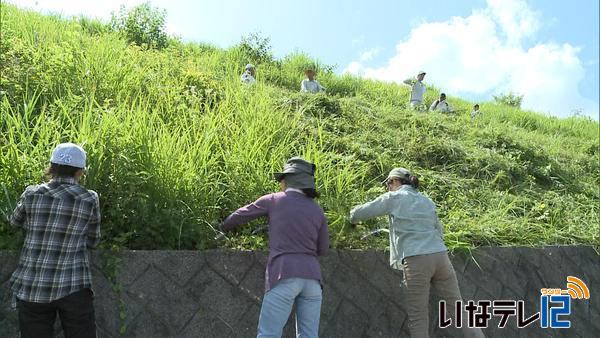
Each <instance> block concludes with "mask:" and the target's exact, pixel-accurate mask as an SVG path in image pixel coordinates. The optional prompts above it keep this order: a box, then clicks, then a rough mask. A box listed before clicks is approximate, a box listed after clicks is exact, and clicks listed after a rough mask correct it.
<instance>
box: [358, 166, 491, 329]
mask: <svg viewBox="0 0 600 338" xmlns="http://www.w3.org/2000/svg"><path fill="white" fill-rule="evenodd" d="M384 184H385V185H386V186H387V188H388V192H387V193H385V194H383V195H381V196H379V197H378V198H376V199H374V200H373V201H371V202H368V203H365V204H363V205H359V206H357V207H355V208H353V209H352V210H351V211H350V221H351V223H352V224H353V225H354V224H356V223H357V222H359V221H361V220H366V219H370V218H375V217H379V216H384V215H387V216H388V217H389V222H390V265H391V267H392V268H394V269H399V270H404V285H405V286H406V289H407V292H406V300H407V310H408V326H409V330H410V335H411V337H418V338H422V337H429V289H430V287H431V286H433V287H434V288H436V289H437V290H438V293H439V295H440V296H441V297H442V298H443V299H445V300H446V301H447V304H454V302H455V301H456V300H459V299H461V295H460V290H459V288H458V281H457V279H456V273H455V272H454V268H453V267H452V263H451V262H450V259H449V258H448V253H447V250H448V249H447V248H446V245H445V244H444V237H443V231H442V224H441V222H440V220H439V218H438V216H437V213H436V210H435V204H434V203H433V202H432V201H431V200H430V199H429V198H428V197H426V196H424V195H423V194H421V193H420V192H419V191H418V188H419V179H418V178H417V177H416V176H414V175H412V174H411V173H410V171H408V170H407V169H404V168H394V169H393V170H392V171H390V173H389V175H388V177H387V179H386V180H385V181H384ZM448 309H449V310H450V311H449V312H450V316H451V318H454V313H453V310H454V307H453V306H449V307H448ZM463 318H466V314H465V315H464V316H463ZM463 332H464V334H465V336H466V337H484V335H483V332H482V331H481V329H473V328H467V327H466V325H463Z"/></svg>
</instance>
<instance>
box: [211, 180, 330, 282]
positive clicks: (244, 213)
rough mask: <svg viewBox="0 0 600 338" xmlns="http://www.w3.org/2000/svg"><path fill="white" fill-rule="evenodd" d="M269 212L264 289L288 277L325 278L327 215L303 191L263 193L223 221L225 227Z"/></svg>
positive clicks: (233, 226) (319, 279)
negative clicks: (323, 263) (321, 263)
mask: <svg viewBox="0 0 600 338" xmlns="http://www.w3.org/2000/svg"><path fill="white" fill-rule="evenodd" d="M261 216H268V218H269V258H268V260H267V269H266V272H265V291H269V290H270V289H271V288H273V287H275V285H276V284H277V283H278V282H279V281H280V280H282V279H285V278H292V277H297V278H306V279H315V280H318V281H319V282H320V283H321V282H322V277H321V267H320V265H319V261H318V259H317V256H322V255H325V254H326V253H327V251H328V249H329V233H328V229H327V219H326V218H325V214H323V210H322V209H321V207H320V206H319V205H318V204H317V203H315V201H313V200H312V199H311V198H309V197H307V196H305V195H304V194H303V193H301V192H296V191H291V190H288V191H285V192H278V193H274V194H269V195H265V196H262V197H261V198H259V199H257V200H256V201H255V202H254V203H251V204H248V205H246V206H244V207H242V208H239V209H238V210H236V211H235V212H233V213H232V214H231V215H229V216H228V217H227V218H226V219H225V221H224V222H223V224H222V229H223V230H224V231H228V230H232V229H233V228H235V227H236V226H238V225H241V224H245V223H248V222H250V221H251V220H253V219H255V218H258V217H261Z"/></svg>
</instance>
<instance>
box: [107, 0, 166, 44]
mask: <svg viewBox="0 0 600 338" xmlns="http://www.w3.org/2000/svg"><path fill="white" fill-rule="evenodd" d="M166 14H167V13H166V11H165V10H164V9H163V10H160V9H158V8H152V7H150V3H148V2H146V3H143V4H141V5H138V6H135V7H133V8H131V9H129V10H128V9H127V8H125V6H121V9H120V10H119V14H118V15H115V14H114V13H113V16H112V19H111V27H112V28H113V29H114V30H116V31H118V32H121V33H123V34H124V36H125V38H126V39H127V41H128V42H129V43H134V44H136V45H139V46H148V47H150V48H157V49H162V48H164V47H166V46H167V44H168V37H167V33H166V32H165V16H166Z"/></svg>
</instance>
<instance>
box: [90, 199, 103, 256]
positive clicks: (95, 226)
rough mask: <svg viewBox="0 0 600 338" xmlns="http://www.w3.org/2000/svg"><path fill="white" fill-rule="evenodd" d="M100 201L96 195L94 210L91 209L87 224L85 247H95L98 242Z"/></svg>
mask: <svg viewBox="0 0 600 338" xmlns="http://www.w3.org/2000/svg"><path fill="white" fill-rule="evenodd" d="M100 218H101V216H100V201H99V199H98V195H96V199H95V201H94V210H93V211H92V219H91V220H90V223H89V226H88V237H87V247H88V248H95V247H96V246H97V245H98V243H100Z"/></svg>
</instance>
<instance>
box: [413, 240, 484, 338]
mask: <svg viewBox="0 0 600 338" xmlns="http://www.w3.org/2000/svg"><path fill="white" fill-rule="evenodd" d="M403 265H404V283H405V286H406V301H407V309H408V327H409V329H410V336H411V337H412V338H428V337H429V289H430V287H431V286H433V287H434V288H435V289H436V290H437V292H438V294H439V295H440V297H441V298H442V299H444V300H446V311H447V317H446V318H452V320H454V318H455V316H454V312H455V311H454V308H455V307H454V303H455V301H457V300H460V299H461V295H460V289H459V288H458V281H457V280H456V273H455V272H454V268H453V267H452V263H451V262H450V259H449V258H448V253H446V252H445V251H444V252H438V253H433V254H428V255H419V256H411V257H406V258H404V264H403ZM463 312H464V311H463ZM462 317H463V319H464V318H467V315H466V312H465V313H463V316H462ZM465 324H466V323H464V322H463V327H462V330H463V334H464V336H465V337H468V338H471V337H473V338H480V337H485V336H484V335H483V332H482V331H481V329H479V328H468V327H467V325H465Z"/></svg>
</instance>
